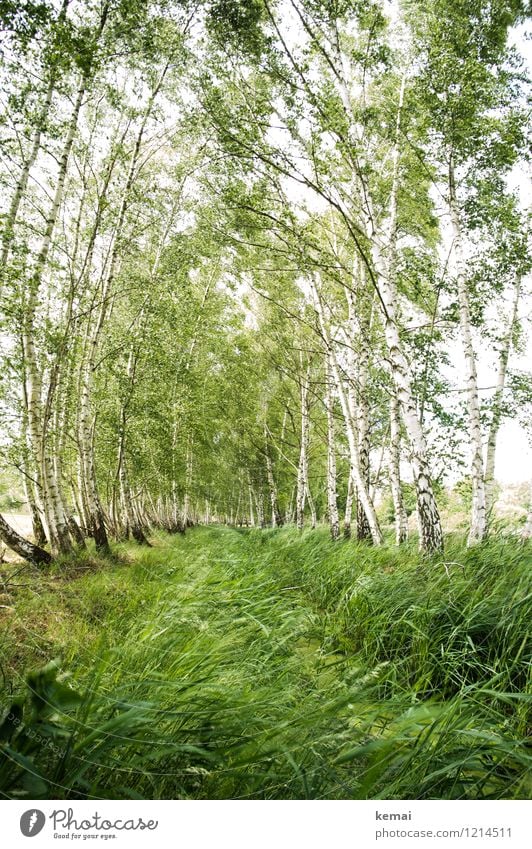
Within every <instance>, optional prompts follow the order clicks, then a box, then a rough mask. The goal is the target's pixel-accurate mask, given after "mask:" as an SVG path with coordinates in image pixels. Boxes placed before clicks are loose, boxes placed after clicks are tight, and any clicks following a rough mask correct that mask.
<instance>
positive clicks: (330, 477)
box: [325, 354, 340, 540]
mask: <svg viewBox="0 0 532 849" xmlns="http://www.w3.org/2000/svg"><path fill="white" fill-rule="evenodd" d="M330 360H331V357H330V354H326V355H325V410H326V413H327V515H328V518H329V528H330V531H331V537H332V538H333V540H337V539H338V537H339V536H340V520H339V517H338V501H337V493H336V433H335V424H334V394H333V380H334V378H333V377H332V374H331V372H332V368H331V362H330Z"/></svg>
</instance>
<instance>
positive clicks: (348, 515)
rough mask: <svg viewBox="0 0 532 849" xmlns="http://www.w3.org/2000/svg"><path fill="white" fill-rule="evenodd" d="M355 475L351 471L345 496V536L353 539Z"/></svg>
mask: <svg viewBox="0 0 532 849" xmlns="http://www.w3.org/2000/svg"><path fill="white" fill-rule="evenodd" d="M353 491H354V486H353V477H352V475H351V471H349V475H348V477H347V494H346V497H345V512H344V537H345V539H351V520H352V516H353Z"/></svg>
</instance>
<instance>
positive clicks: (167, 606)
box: [0, 528, 531, 798]
mask: <svg viewBox="0 0 532 849" xmlns="http://www.w3.org/2000/svg"><path fill="white" fill-rule="evenodd" d="M154 543H155V544H154V547H153V548H151V549H139V548H133V547H132V546H129V545H124V546H121V547H118V548H117V550H116V554H117V562H114V563H108V562H107V563H105V562H103V563H101V562H98V561H93V560H90V559H87V560H86V561H80V562H79V563H78V564H75V565H71V564H63V565H60V566H58V567H54V569H53V570H52V571H50V572H47V573H46V574H44V573H37V572H32V573H31V574H30V575H29V576H27V577H26V579H25V581H24V584H25V585H23V586H21V587H18V588H16V589H13V590H12V591H11V595H9V597H8V599H7V600H8V601H9V604H6V605H5V607H4V608H2V609H1V610H0V613H1V614H2V615H1V628H0V650H1V652H2V673H3V677H4V681H5V692H4V697H3V707H5V708H6V709H7V711H8V713H7V719H6V721H5V722H4V725H3V727H2V729H0V734H1V736H2V737H3V739H4V741H5V742H4V743H3V753H4V757H3V758H2V761H1V765H0V791H1V792H2V793H3V794H4V795H7V796H13V795H20V794H21V793H27V795H28V796H29V797H31V798H35V797H36V796H49V797H52V798H63V797H77V796H96V797H98V796H101V797H104V798H112V797H130V796H132V797H135V796H143V797H153V798H360V797H369V798H376V797H389V798H401V797H402V798H442V797H443V798H446V797H451V798H463V797H473V798H479V797H488V798H489V797H503V798H514V797H526V796H528V795H529V794H530V789H531V788H530V780H529V779H527V769H528V770H530V766H531V759H530V755H529V754H527V749H526V740H527V735H529V734H530V724H531V723H530V677H529V674H530V668H529V661H530V628H529V624H528V623H529V621H530V612H531V611H530V597H531V596H530V594H531V587H530V572H531V570H530V565H531V562H530V561H531V558H530V548H529V547H525V546H523V545H522V544H520V543H512V542H510V541H502V542H496V543H493V544H491V545H489V546H488V545H486V546H483V547H480V548H478V549H476V550H474V551H468V552H466V551H465V550H464V549H463V548H462V546H461V544H459V543H456V545H455V547H454V549H453V545H452V543H451V544H450V546H449V547H448V551H449V553H448V554H447V559H446V561H445V563H443V562H441V561H434V562H421V561H420V560H419V557H418V555H417V553H416V551H415V549H414V548H412V549H408V548H407V549H406V550H404V551H402V552H401V553H400V554H399V553H398V552H397V551H396V550H395V549H393V548H384V549H378V550H377V549H371V548H368V547H363V546H357V545H355V544H354V543H352V542H345V543H337V544H333V543H331V541H330V540H329V539H328V536H327V534H326V532H325V531H323V532H322V531H316V532H307V533H306V534H305V535H303V537H301V536H299V535H298V534H297V533H296V532H295V531H294V529H283V530H280V531H262V532H260V531H252V532H239V531H236V530H233V529H228V528H198V529H195V530H193V531H191V532H189V533H187V535H186V537H181V536H176V537H168V536H166V537H161V538H157V539H155V540H154ZM53 658H57V659H58V663H57V665H56V666H51V667H48V669H47V670H45V671H44V672H40V673H38V674H33V675H32V676H30V695H28V687H27V684H26V677H27V675H28V673H29V672H30V671H31V670H35V669H39V668H42V667H43V666H44V665H45V664H46V663H48V662H49V661H50V660H51V659H53Z"/></svg>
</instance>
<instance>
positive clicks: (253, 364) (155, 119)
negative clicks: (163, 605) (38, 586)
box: [0, 0, 531, 563]
mask: <svg viewBox="0 0 532 849" xmlns="http://www.w3.org/2000/svg"><path fill="white" fill-rule="evenodd" d="M0 12H1V24H2V46H1V73H2V81H3V92H4V94H3V97H2V140H1V147H0V150H1V164H0V180H1V182H2V194H3V197H4V202H3V207H2V231H1V253H2V259H1V265H0V286H1V291H2V295H1V314H0V321H1V328H2V337H1V338H2V342H1V357H2V369H1V374H2V378H1V382H0V398H1V407H0V415H1V416H2V421H3V433H4V436H3V439H2V443H1V446H0V450H1V453H2V462H3V464H4V466H5V467H6V468H11V469H13V468H14V469H16V470H17V472H18V474H19V475H20V480H21V482H22V485H23V487H24V497H25V501H26V502H27V504H28V505H29V508H30V510H31V516H32V523H33V537H34V542H30V541H29V540H27V539H24V538H23V537H21V536H20V535H19V534H18V533H17V532H16V531H15V530H14V529H13V528H12V527H11V526H10V525H9V524H8V522H7V521H6V520H5V519H4V518H3V517H0V537H1V538H2V539H3V541H4V542H5V543H6V544H7V545H8V546H10V547H12V548H13V549H14V550H15V551H17V552H18V553H19V554H20V555H21V556H22V557H24V558H26V559H29V560H31V561H33V562H36V563H46V562H49V561H50V559H51V558H52V557H56V556H57V555H69V554H71V553H72V552H73V551H74V550H76V549H78V548H80V547H83V546H85V544H86V539H87V538H88V537H90V538H92V539H93V540H94V542H95V545H96V547H97V549H98V550H99V551H101V552H103V553H105V552H107V551H108V550H109V540H110V538H118V539H120V538H127V537H128V536H132V537H133V538H134V539H135V540H136V541H137V542H138V543H139V544H144V545H149V542H148V536H149V530H150V529H151V528H154V527H163V528H166V529H167V530H170V531H184V530H185V529H186V527H187V526H188V525H189V524H191V523H192V522H195V521H207V522H209V521H218V522H230V523H237V524H239V523H240V524H248V525H250V524H251V525H254V524H258V525H260V526H265V525H266V524H270V525H272V526H274V527H275V526H279V525H281V524H283V523H285V522H295V523H296V524H297V526H298V527H299V528H302V527H303V526H304V523H305V522H310V523H311V524H312V525H313V526H314V525H315V524H316V523H317V522H318V521H319V520H321V519H322V518H324V517H325V518H326V520H327V521H328V523H329V526H330V530H331V534H332V536H333V538H335V539H336V538H338V537H339V536H340V534H341V533H344V534H345V535H347V536H348V535H350V534H351V526H352V525H353V526H354V530H353V533H356V536H357V538H358V539H360V540H366V541H367V542H369V543H372V544H374V545H379V544H381V543H382V541H383V530H382V527H381V524H382V522H380V521H379V517H378V511H377V509H376V506H375V501H376V496H377V494H378V493H382V492H386V493H389V497H390V499H391V505H392V511H391V512H392V515H393V521H394V524H395V540H396V542H397V544H401V543H402V542H404V540H405V539H406V537H407V533H408V522H407V512H409V511H410V510H411V509H414V508H415V512H416V517H417V524H418V530H419V541H420V547H421V549H422V550H423V551H425V552H428V553H430V552H435V551H441V550H442V549H443V529H442V521H441V507H440V503H439V502H440V501H441V498H442V497H443V496H442V493H443V485H444V482H445V476H446V474H447V473H448V472H449V471H451V470H453V469H454V470H456V469H461V471H462V472H463V473H464V474H467V475H468V476H469V479H470V482H471V490H472V492H471V512H470V521H469V536H468V542H469V544H471V545H473V544H476V543H478V542H480V541H482V540H483V539H484V538H485V537H486V536H487V535H488V533H489V531H490V522H491V518H492V516H493V508H494V500H495V497H496V482H495V458H496V450H497V437H498V434H499V430H500V427H501V423H502V421H503V419H504V417H505V416H508V415H512V414H515V415H522V416H523V418H525V415H526V414H525V412H524V411H525V410H526V403H528V401H529V400H530V396H531V385H530V377H529V375H527V374H526V373H524V372H522V371H519V370H517V369H512V368H511V353H512V351H517V352H519V351H522V350H524V346H525V345H526V330H527V318H526V305H525V304H526V302H525V297H526V294H527V274H528V272H529V270H530V250H529V230H530V222H529V211H528V210H527V209H526V206H525V204H524V203H523V199H522V198H521V197H520V194H519V191H518V190H517V189H515V188H512V186H513V185H514V183H515V180H514V181H513V182H512V175H515V174H519V173H522V169H524V168H525V166H526V162H527V150H528V147H529V136H528V128H529V122H528V111H527V109H528V107H527V101H526V97H527V92H528V79H527V76H526V67H525V65H524V63H523V60H522V59H521V57H520V56H519V54H518V52H517V50H516V49H515V48H514V47H512V44H511V38H510V36H511V34H512V33H513V32H514V31H515V28H516V27H518V26H519V25H521V24H522V22H523V21H524V20H525V18H526V8H525V6H524V4H523V3H521V2H519V0H496V2H487V0H474V2H455V1H454V0H429V1H428V2H418V0H404V2H402V3H401V4H399V6H398V7H397V8H396V7H395V6H393V7H389V6H388V4H387V3H385V2H378V0H375V2H372V1H371V2H363V0H357V2H349V1H348V0H335V2H320V0H282V2H277V3H273V2H268V0H251V2H244V0H209V1H207V0H206V1H205V2H194V3H192V2H189V0H159V2H151V0H150V2H123V0H98V2H94V0H83V2H79V3H74V2H73V0H62V2H60V3H58V2H51V0H45V2H33V0H28V2H26V3H23V4H20V3H12V2H6V3H2V4H1V7H0ZM456 350H460V352H461V354H460V356H461V373H460V374H459V375H458V378H456V376H454V377H453V376H452V375H451V371H452V369H451V363H450V362H449V358H450V356H451V354H450V352H452V351H456ZM481 353H482V354H483V355H484V356H487V355H489V356H490V358H491V362H492V364H493V375H494V377H493V380H492V381H490V386H489V387H488V390H489V391H488V394H487V395H486V393H485V391H484V387H482V386H481V385H480V384H479V377H478V364H479V356H480V354H481ZM519 411H520V412H519ZM410 501H413V504H412V505H410ZM407 502H408V503H407Z"/></svg>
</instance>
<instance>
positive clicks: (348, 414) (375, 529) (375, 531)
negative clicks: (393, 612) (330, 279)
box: [311, 280, 382, 545]
mask: <svg viewBox="0 0 532 849" xmlns="http://www.w3.org/2000/svg"><path fill="white" fill-rule="evenodd" d="M311 286H312V290H313V294H314V303H315V307H316V311H317V314H318V318H319V323H320V329H321V335H322V338H323V341H324V342H325V345H326V348H327V352H328V354H329V356H330V363H331V368H332V373H333V377H334V381H335V384H336V391H337V394H338V397H339V399H340V405H341V407H342V413H343V416H344V421H345V426H346V433H347V442H348V445H349V460H350V464H351V476H352V478H353V482H354V484H355V486H356V490H357V495H358V498H359V499H360V501H361V504H362V507H363V509H364V512H365V514H366V517H367V520H368V524H369V526H370V530H371V539H372V541H373V543H374V544H375V545H380V544H381V543H382V533H381V529H380V527H379V522H378V519H377V514H376V513H375V507H374V506H373V502H372V501H371V498H370V495H369V491H368V487H367V486H366V482H365V480H364V477H363V475H362V471H361V468H360V456H359V446H358V439H357V435H356V425H355V422H354V420H353V415H352V411H351V409H350V405H349V400H348V396H347V392H346V390H345V387H344V383H343V380H342V377H341V375H340V369H339V366H338V360H337V357H336V351H335V349H334V346H333V345H332V343H331V338H330V333H329V329H328V327H327V325H326V322H325V315H324V311H323V304H322V301H321V296H320V293H319V292H318V289H317V286H316V284H315V282H314V280H311Z"/></svg>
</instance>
